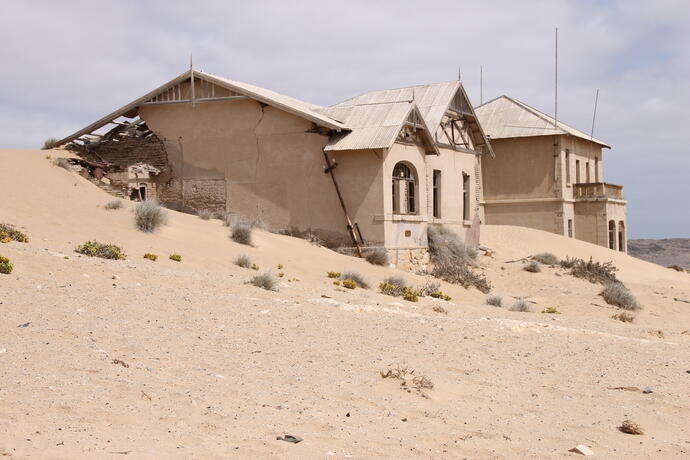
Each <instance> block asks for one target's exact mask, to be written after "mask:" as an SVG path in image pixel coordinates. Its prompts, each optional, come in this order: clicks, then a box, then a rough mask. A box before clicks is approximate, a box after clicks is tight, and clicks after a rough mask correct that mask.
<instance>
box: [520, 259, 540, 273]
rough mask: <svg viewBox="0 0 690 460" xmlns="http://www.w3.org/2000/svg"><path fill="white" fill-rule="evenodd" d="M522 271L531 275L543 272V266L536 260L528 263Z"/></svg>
mask: <svg viewBox="0 0 690 460" xmlns="http://www.w3.org/2000/svg"><path fill="white" fill-rule="evenodd" d="M522 269H523V270H524V271H526V272H530V273H539V272H541V264H540V263H539V262H537V261H536V260H532V261H530V262H529V263H527V264H526V265H525V266H524V267H522Z"/></svg>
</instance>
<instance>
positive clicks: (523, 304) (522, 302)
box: [510, 297, 532, 312]
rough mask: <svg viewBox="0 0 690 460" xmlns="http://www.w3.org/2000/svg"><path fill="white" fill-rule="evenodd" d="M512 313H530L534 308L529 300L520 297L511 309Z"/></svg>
mask: <svg viewBox="0 0 690 460" xmlns="http://www.w3.org/2000/svg"><path fill="white" fill-rule="evenodd" d="M510 311H521V312H528V311H532V308H531V307H530V304H529V302H528V301H527V299H525V298H524V297H519V298H517V299H515V303H514V304H513V306H512V307H510Z"/></svg>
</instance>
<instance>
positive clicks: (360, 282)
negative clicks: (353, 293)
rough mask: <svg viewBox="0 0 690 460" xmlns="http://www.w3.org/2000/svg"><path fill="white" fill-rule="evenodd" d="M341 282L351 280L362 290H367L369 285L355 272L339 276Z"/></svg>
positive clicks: (347, 272)
mask: <svg viewBox="0 0 690 460" xmlns="http://www.w3.org/2000/svg"><path fill="white" fill-rule="evenodd" d="M340 279H341V280H352V281H354V282H355V283H357V286H359V287H361V288H363V289H369V283H367V281H366V280H365V279H364V277H363V276H362V275H360V274H359V273H358V272H355V271H346V272H343V273H342V274H341V275H340Z"/></svg>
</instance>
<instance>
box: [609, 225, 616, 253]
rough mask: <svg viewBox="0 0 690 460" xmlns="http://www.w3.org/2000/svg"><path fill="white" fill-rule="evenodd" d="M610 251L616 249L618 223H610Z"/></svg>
mask: <svg viewBox="0 0 690 460" xmlns="http://www.w3.org/2000/svg"><path fill="white" fill-rule="evenodd" d="M609 249H613V250H615V249H616V221H615V220H610V221H609Z"/></svg>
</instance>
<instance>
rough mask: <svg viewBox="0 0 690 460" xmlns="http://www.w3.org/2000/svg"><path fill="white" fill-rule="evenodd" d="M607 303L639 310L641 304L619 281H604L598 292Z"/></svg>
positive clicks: (626, 308)
mask: <svg viewBox="0 0 690 460" xmlns="http://www.w3.org/2000/svg"><path fill="white" fill-rule="evenodd" d="M599 295H601V296H602V297H603V298H604V300H605V301H606V303H607V304H609V305H615V306H616V307H619V308H622V309H623V310H639V309H640V308H642V306H641V305H640V304H639V302H638V301H637V299H636V298H635V296H634V295H633V293H632V292H630V290H629V289H628V288H627V287H625V286H624V285H623V283H621V282H615V283H606V284H605V285H604V289H603V290H602V291H601V292H600V293H599Z"/></svg>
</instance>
